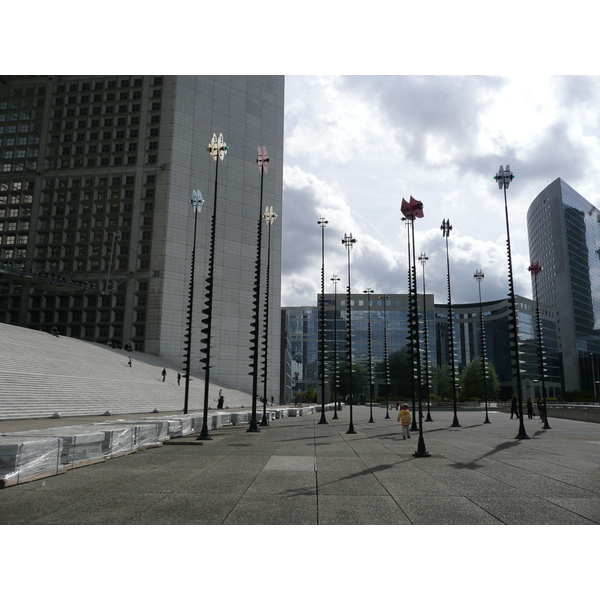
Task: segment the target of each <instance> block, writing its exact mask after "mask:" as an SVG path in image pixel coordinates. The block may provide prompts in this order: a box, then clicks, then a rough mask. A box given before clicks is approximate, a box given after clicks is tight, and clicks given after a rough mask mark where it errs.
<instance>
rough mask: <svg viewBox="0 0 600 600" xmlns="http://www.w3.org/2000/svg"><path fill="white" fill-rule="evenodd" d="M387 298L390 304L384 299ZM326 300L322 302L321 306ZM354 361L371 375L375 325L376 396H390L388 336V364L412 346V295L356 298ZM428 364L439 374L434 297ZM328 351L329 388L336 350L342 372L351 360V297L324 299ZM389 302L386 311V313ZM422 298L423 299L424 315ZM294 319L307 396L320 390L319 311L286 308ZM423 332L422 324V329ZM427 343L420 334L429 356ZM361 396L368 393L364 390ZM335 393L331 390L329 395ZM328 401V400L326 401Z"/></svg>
mask: <svg viewBox="0 0 600 600" xmlns="http://www.w3.org/2000/svg"><path fill="white" fill-rule="evenodd" d="M383 295H387V296H389V297H388V298H387V299H382V298H379V296H383ZM320 301H321V295H320V294H319V296H318V298H317V302H318V303H319V305H320ZM350 301H351V315H352V359H353V363H354V364H360V365H361V366H362V367H363V368H364V369H365V371H366V372H367V373H368V366H369V345H368V324H369V317H370V321H371V362H372V367H373V380H374V385H375V388H374V394H375V396H378V395H383V394H384V393H385V385H386V382H385V376H384V368H383V364H384V360H385V353H384V333H385V335H386V349H387V356H388V358H389V357H391V356H393V355H395V354H397V353H398V352H401V351H406V349H407V344H408V341H407V340H408V295H407V294H375V293H374V294H370V295H368V294H352V298H351V300H350ZM426 301H427V321H428V326H427V328H428V338H429V339H430V343H429V344H428V354H429V362H430V365H431V367H430V368H431V369H432V370H431V372H433V369H435V348H434V343H433V341H432V340H433V338H434V335H435V327H434V303H433V295H430V294H427V295H426ZM324 302H325V334H326V335H325V346H326V347H325V350H326V369H327V375H326V378H327V382H329V380H330V379H331V378H332V377H333V370H334V366H333V359H334V348H335V347H336V346H337V362H338V368H340V367H341V365H342V364H343V363H344V362H345V360H346V350H347V342H346V337H347V318H348V317H347V314H348V313H347V309H348V307H347V296H346V295H345V294H337V295H335V294H325V295H324ZM384 302H385V307H384ZM422 307H423V296H422V295H420V296H419V309H420V314H422ZM283 310H284V312H285V313H287V315H288V319H289V336H290V340H291V346H292V370H293V373H294V387H293V389H294V390H296V391H306V390H307V389H308V388H309V387H312V388H313V389H314V390H315V391H317V390H318V389H319V386H320V381H319V370H318V365H319V360H320V355H319V331H320V312H319V310H318V308H317V307H307V306H304V307H294V308H284V309H283ZM421 326H422V324H421ZM423 341H424V338H423V333H421V353H422V355H423V356H424V343H423ZM358 392H359V393H360V394H362V393H364V392H365V390H359V391H358ZM329 393H330V388H329V385H328V386H327V389H326V395H328V394H329ZM327 397H329V395H328V396H327Z"/></svg>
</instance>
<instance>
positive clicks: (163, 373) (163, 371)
mask: <svg viewBox="0 0 600 600" xmlns="http://www.w3.org/2000/svg"><path fill="white" fill-rule="evenodd" d="M162 376H163V381H164V380H165V377H166V376H167V370H166V369H163V370H162Z"/></svg>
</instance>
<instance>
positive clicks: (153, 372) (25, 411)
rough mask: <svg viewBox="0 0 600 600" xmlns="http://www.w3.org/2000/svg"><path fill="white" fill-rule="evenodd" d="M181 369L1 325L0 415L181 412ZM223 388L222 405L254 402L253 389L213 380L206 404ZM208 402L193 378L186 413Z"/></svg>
mask: <svg viewBox="0 0 600 600" xmlns="http://www.w3.org/2000/svg"><path fill="white" fill-rule="evenodd" d="M130 356H131V358H132V361H133V366H132V367H131V368H130V367H129V366H128V359H129V357H130ZM178 367H179V371H180V372H181V373H182V374H183V370H182V367H181V366H180V365H173V364H171V363H169V362H167V361H165V360H163V359H161V358H160V357H158V356H153V355H150V354H142V353H139V352H132V353H128V352H126V351H125V350H116V349H112V348H109V347H108V346H101V345H99V344H95V343H93V342H84V341H82V340H77V339H73V338H68V337H63V336H61V337H59V338H57V337H54V336H52V335H50V334H48V333H45V332H41V331H34V330H32V329H26V328H24V327H17V326H14V325H7V324H5V323H0V420H8V419H31V418H48V417H51V416H52V415H54V414H55V413H58V414H60V415H61V416H63V417H67V416H79V415H103V414H104V413H105V412H106V411H110V412H111V413H112V414H113V415H116V414H128V413H144V412H148V413H150V412H152V411H153V410H154V409H157V410H158V411H160V412H165V411H181V410H183V404H184V393H185V385H184V384H185V380H184V379H183V378H182V379H181V385H179V386H178V385H177V371H178ZM163 368H165V369H166V370H167V376H166V380H165V382H164V383H163V381H162V375H161V372H162V370H163ZM221 387H222V388H223V395H224V396H225V407H241V406H244V407H248V406H250V405H251V402H252V400H251V397H250V395H249V394H246V393H244V392H240V391H238V390H231V389H227V388H225V387H223V386H220V385H218V383H214V384H212V383H211V384H210V391H209V406H212V407H213V408H216V406H217V396H218V392H219V389H220V388H221ZM203 404H204V381H203V379H202V378H201V376H197V375H195V376H193V377H192V378H191V379H190V391H189V405H188V410H189V412H198V411H200V410H202V408H203Z"/></svg>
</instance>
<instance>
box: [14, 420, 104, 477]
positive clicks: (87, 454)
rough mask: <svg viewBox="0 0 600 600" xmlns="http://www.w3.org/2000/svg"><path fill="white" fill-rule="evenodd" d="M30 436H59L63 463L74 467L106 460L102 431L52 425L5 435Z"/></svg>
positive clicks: (42, 437)
mask: <svg viewBox="0 0 600 600" xmlns="http://www.w3.org/2000/svg"><path fill="white" fill-rule="evenodd" d="M21 435H24V436H28V437H31V438H38V439H44V438H49V439H53V438H58V439H60V440H62V442H63V444H62V451H61V457H60V461H61V464H62V465H64V466H66V467H69V468H72V467H80V466H83V465H90V464H93V463H96V462H102V461H103V460H106V456H105V454H104V450H103V444H104V438H105V435H104V433H103V432H101V431H83V430H78V429H77V428H76V427H51V428H49V429H34V430H31V431H23V432H21V433H18V434H17V433H7V434H4V436H3V437H15V436H21Z"/></svg>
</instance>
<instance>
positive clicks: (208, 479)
mask: <svg viewBox="0 0 600 600" xmlns="http://www.w3.org/2000/svg"><path fill="white" fill-rule="evenodd" d="M373 412H374V420H375V423H368V420H369V411H368V409H367V408H366V407H362V406H360V407H354V419H353V420H354V427H355V429H356V432H357V433H356V434H348V433H346V432H347V431H348V424H349V414H350V411H349V408H348V407H346V408H345V409H344V410H343V411H340V412H339V417H340V418H339V420H333V419H332V417H333V412H327V413H326V416H327V421H328V422H327V424H320V423H319V420H320V417H321V415H320V413H315V414H311V415H306V416H301V417H287V418H283V419H276V420H274V421H271V423H270V425H269V426H268V427H263V428H261V431H260V432H259V433H248V432H247V431H246V430H247V425H244V424H240V425H237V426H229V427H223V428H221V429H218V430H214V431H212V432H211V435H212V438H213V439H212V440H210V441H204V442H198V441H196V437H197V435H193V436H189V437H181V438H175V439H172V440H170V441H168V442H166V443H165V444H164V445H163V446H161V447H158V448H152V449H147V450H143V451H139V452H137V453H134V454H129V455H127V456H122V457H119V458H114V459H110V460H108V461H106V462H102V463H98V464H92V465H89V466H85V467H80V468H75V469H71V470H69V471H67V472H66V473H64V474H61V475H57V476H54V477H49V478H47V479H42V480H37V481H32V482H29V483H24V484H19V485H16V486H13V487H8V488H5V489H1V490H0V523H1V524H35V525H44V524H48V525H100V524H105V525H108V524H111V525H144V524H146V525H149V524H152V525H164V524H170V525H220V524H223V525H502V524H509V525H541V524H544V525H594V524H597V523H600V460H599V459H600V424H593V423H584V422H579V421H572V420H566V419H554V420H550V426H551V429H548V430H544V429H542V423H541V421H540V419H539V417H536V418H534V419H532V420H527V419H526V420H525V429H526V432H527V435H528V436H529V439H525V440H517V439H515V436H516V435H517V433H518V421H517V420H516V419H512V420H511V419H510V416H509V415H508V414H506V413H499V412H491V413H490V421H491V424H483V421H484V417H485V415H484V413H483V412H481V411H464V412H462V411H461V412H459V422H460V425H461V426H460V427H451V424H452V412H437V411H436V412H432V416H433V422H424V431H425V435H424V440H425V445H426V449H427V451H428V452H429V454H430V456H429V457H421V458H415V457H414V456H413V453H414V452H415V451H416V449H417V442H418V432H413V433H412V434H411V435H412V436H411V438H410V439H406V440H403V439H402V435H401V427H400V424H399V423H398V422H397V421H396V414H397V413H396V412H395V411H391V410H390V415H391V419H385V418H384V417H385V409H384V408H379V407H377V408H374V410H373ZM75 421H77V419H75ZM78 422H81V419H79V421H78ZM87 422H92V419H91V418H88V420H87ZM65 424H68V423H65ZM54 425H55V422H54V421H52V420H51V419H45V420H35V421H10V422H8V421H4V422H0V430H1V431H4V432H6V431H8V430H12V431H21V430H26V429H32V428H34V427H35V428H42V427H49V426H54Z"/></svg>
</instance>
